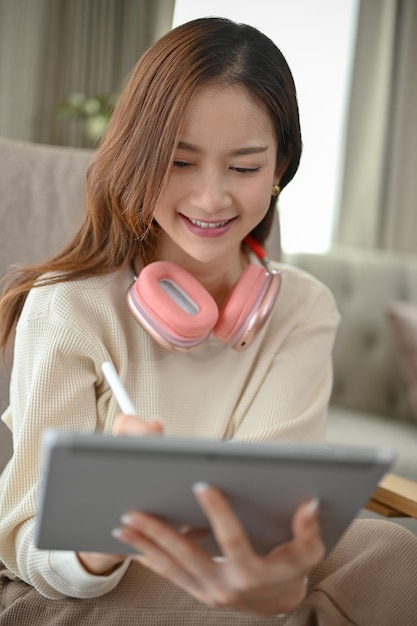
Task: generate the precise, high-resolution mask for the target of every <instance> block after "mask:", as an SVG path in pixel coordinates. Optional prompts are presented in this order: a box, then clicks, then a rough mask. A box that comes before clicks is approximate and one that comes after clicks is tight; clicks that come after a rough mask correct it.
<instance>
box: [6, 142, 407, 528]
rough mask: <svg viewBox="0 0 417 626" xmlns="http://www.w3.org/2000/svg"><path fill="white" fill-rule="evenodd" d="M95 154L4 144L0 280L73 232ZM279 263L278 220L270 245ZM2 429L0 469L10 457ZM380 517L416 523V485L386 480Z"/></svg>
mask: <svg viewBox="0 0 417 626" xmlns="http://www.w3.org/2000/svg"><path fill="white" fill-rule="evenodd" d="M91 155H92V152H91V151H88V150H83V149H74V148H61V147H53V146H44V145H36V144H28V143H24V142H19V141H12V140H5V139H0V214H1V224H2V227H1V231H0V232H1V245H0V275H3V274H4V273H5V272H6V271H7V269H8V267H9V266H10V265H11V264H13V263H26V262H35V261H40V260H41V259H43V258H45V257H46V256H49V255H52V254H53V253H55V252H56V251H58V250H59V248H60V247H61V246H62V245H63V244H64V243H65V241H66V240H67V239H68V238H69V236H70V235H71V233H73V232H75V229H76V226H77V224H78V222H79V218H80V216H81V213H82V210H83V196H84V174H85V169H86V166H87V164H88V162H89V160H90V158H91ZM267 251H268V254H269V255H270V256H271V257H272V258H278V257H279V254H280V247H279V225H278V220H276V222H275V224H274V226H273V230H272V233H271V236H270V238H269V241H268V244H267ZM7 403H8V377H7V373H6V372H5V371H4V370H3V369H1V371H0V412H3V410H4V409H5V408H6V406H7ZM11 452H12V450H11V437H10V433H9V432H8V429H7V428H6V427H5V426H4V425H3V424H2V423H1V424H0V470H1V469H2V467H3V466H4V465H5V463H6V462H7V460H8V458H9V457H10V455H11ZM368 506H369V508H370V509H372V510H374V511H376V512H377V513H380V514H383V515H388V516H393V515H394V516H401V517H402V516H404V515H408V516H412V517H415V518H417V484H415V483H413V482H412V481H408V480H405V479H402V478H399V477H398V476H394V475H392V474H389V475H387V476H386V477H385V478H384V479H383V481H382V482H381V484H380V486H379V488H378V489H377V491H376V493H375V494H374V496H373V498H372V500H370V502H369V504H368Z"/></svg>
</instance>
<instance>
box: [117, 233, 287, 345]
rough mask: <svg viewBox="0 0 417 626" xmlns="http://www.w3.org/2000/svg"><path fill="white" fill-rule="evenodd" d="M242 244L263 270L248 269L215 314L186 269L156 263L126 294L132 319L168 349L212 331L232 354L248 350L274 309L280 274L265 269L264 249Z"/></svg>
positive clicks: (194, 341) (252, 243) (196, 341)
mask: <svg viewBox="0 0 417 626" xmlns="http://www.w3.org/2000/svg"><path fill="white" fill-rule="evenodd" d="M245 243H246V244H247V246H248V247H249V248H250V249H251V250H252V252H254V253H255V255H256V256H257V257H258V259H259V260H260V262H261V264H262V265H257V264H256V265H255V264H250V265H248V267H247V268H246V269H245V270H244V271H243V272H242V274H241V276H240V277H239V279H238V281H237V282H236V284H235V285H234V286H233V288H232V290H231V291H230V293H229V295H228V296H227V298H226V300H225V302H224V303H223V305H222V306H221V308H220V310H219V309H218V307H217V304H216V302H215V301H214V299H213V298H212V297H211V295H210V294H209V293H208V292H207V291H206V290H205V289H204V287H203V286H202V285H200V283H199V282H198V281H197V280H196V279H195V278H194V277H193V276H192V275H191V274H189V273H188V272H187V271H186V270H185V269H183V268H182V267H180V266H178V265H175V263H170V262H168V261H156V262H154V263H150V264H149V265H147V266H146V267H144V268H143V270H142V271H141V272H140V274H139V276H138V278H137V279H136V280H135V282H134V283H133V284H132V286H131V287H130V288H129V290H128V292H127V303H128V306H129V309H130V311H131V313H132V315H133V317H134V318H135V319H136V320H137V321H138V322H139V324H140V325H141V326H143V328H144V329H145V330H146V331H147V332H148V333H149V335H150V336H151V337H152V338H153V339H154V340H155V341H157V342H158V343H159V344H161V345H162V346H164V347H165V348H168V349H169V350H180V351H187V350H191V349H192V348H194V347H196V346H198V345H200V344H201V343H203V342H204V341H205V340H206V339H207V337H208V336H209V335H210V333H211V332H213V333H214V335H215V336H216V337H217V338H218V339H221V340H222V341H224V342H228V343H230V344H231V345H232V347H233V348H234V349H235V350H243V349H244V348H247V347H248V346H249V345H250V343H251V342H252V340H253V339H254V337H255V336H256V334H257V333H258V331H259V330H260V329H261V328H262V326H263V325H264V323H265V321H266V319H267V318H268V316H269V314H270V312H271V309H272V307H273V306H274V303H275V300H276V299H277V296H278V293H279V290H280V287H281V275H280V273H279V272H278V271H277V270H271V269H270V268H269V264H268V259H267V258H266V254H265V251H264V249H263V248H262V246H260V245H259V244H258V243H257V242H256V241H255V240H254V239H252V237H250V236H248V237H246V239H245Z"/></svg>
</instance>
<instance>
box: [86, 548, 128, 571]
mask: <svg viewBox="0 0 417 626" xmlns="http://www.w3.org/2000/svg"><path fill="white" fill-rule="evenodd" d="M76 556H77V559H78V562H79V563H80V565H81V567H82V568H83V569H84V570H85V571H86V572H87V573H88V574H91V575H93V576H110V574H112V573H113V572H114V571H115V570H116V569H117V568H118V567H120V565H122V563H124V560H125V559H124V558H120V559H115V558H114V557H113V558H111V557H106V555H104V554H91V553H84V552H76Z"/></svg>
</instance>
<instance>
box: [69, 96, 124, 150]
mask: <svg viewBox="0 0 417 626" xmlns="http://www.w3.org/2000/svg"><path fill="white" fill-rule="evenodd" d="M116 101H117V96H92V97H88V96H86V95H85V94H83V93H79V92H74V93H72V94H70V95H69V96H68V98H67V99H66V100H64V102H62V103H61V104H60V105H59V107H58V113H59V115H60V116H62V117H67V118H74V119H76V120H79V121H81V123H82V124H83V125H84V134H85V136H86V137H87V139H88V140H89V141H90V142H91V143H92V144H94V145H96V144H97V143H98V142H99V141H100V140H101V138H102V137H103V135H104V133H105V132H106V129H107V125H108V123H109V120H110V117H111V114H112V113H113V110H114V107H115V105H116Z"/></svg>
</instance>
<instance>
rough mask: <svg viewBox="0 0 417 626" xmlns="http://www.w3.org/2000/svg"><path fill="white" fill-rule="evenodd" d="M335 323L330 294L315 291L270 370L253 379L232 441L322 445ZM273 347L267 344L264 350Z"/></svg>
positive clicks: (326, 291)
mask: <svg viewBox="0 0 417 626" xmlns="http://www.w3.org/2000/svg"><path fill="white" fill-rule="evenodd" d="M339 320H340V316H339V313H338V311H337V308H336V305H335V302H334V298H333V296H332V294H331V293H330V292H329V291H328V290H327V289H320V291H319V292H318V293H317V294H316V297H315V298H314V300H313V302H312V303H310V306H309V308H308V309H307V310H306V311H304V313H303V315H302V316H300V318H299V320H298V322H297V324H296V325H295V326H294V328H292V329H291V331H290V332H288V333H285V340H284V341H283V343H282V345H280V346H279V349H278V350H277V352H276V354H274V355H272V356H271V359H270V361H269V362H270V366H269V369H268V370H267V371H266V372H265V373H264V375H263V376H261V377H257V378H256V384H257V388H256V389H252V390H251V398H252V401H251V404H250V406H249V408H248V410H247V411H246V413H245V415H244V416H241V417H240V419H239V418H238V419H235V420H234V422H233V426H232V428H233V432H231V433H230V435H231V437H232V438H234V439H236V440H240V441H247V442H270V443H273V442H278V441H289V440H292V441H308V442H317V443H322V442H323V441H324V440H325V434H326V420H327V408H328V403H329V398H330V393H331V389H332V383H333V370H332V350H333V344H334V340H335V334H336V330H337V327H338V324H339ZM273 346H274V344H273V343H272V342H271V347H270V348H268V346H263V350H264V351H267V350H268V349H271V350H272V349H273ZM249 384H251V383H249Z"/></svg>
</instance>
